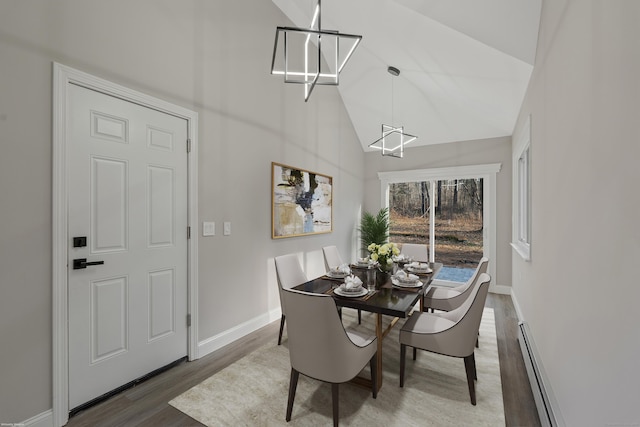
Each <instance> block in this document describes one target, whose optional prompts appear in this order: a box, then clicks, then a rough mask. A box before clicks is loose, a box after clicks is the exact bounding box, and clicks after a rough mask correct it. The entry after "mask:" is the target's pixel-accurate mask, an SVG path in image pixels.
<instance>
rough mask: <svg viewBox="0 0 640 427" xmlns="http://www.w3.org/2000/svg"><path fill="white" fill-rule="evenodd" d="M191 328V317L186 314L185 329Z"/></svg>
mask: <svg viewBox="0 0 640 427" xmlns="http://www.w3.org/2000/svg"><path fill="white" fill-rule="evenodd" d="M189 326H191V315H190V314H187V327H189Z"/></svg>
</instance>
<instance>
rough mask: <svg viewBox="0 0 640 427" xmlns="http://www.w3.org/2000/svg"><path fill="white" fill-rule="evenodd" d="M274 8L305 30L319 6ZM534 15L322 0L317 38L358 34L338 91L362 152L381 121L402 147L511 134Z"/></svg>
mask: <svg viewBox="0 0 640 427" xmlns="http://www.w3.org/2000/svg"><path fill="white" fill-rule="evenodd" d="M273 2H274V3H275V4H276V5H277V6H278V7H279V8H280V9H281V10H282V11H283V12H284V14H285V15H286V16H287V17H288V18H289V19H290V20H291V21H292V22H293V25H294V26H296V27H305V28H308V27H309V23H310V22H311V18H312V16H311V15H312V12H313V8H314V6H315V3H316V0H273ZM540 8H541V0H395V1H394V0H322V29H323V30H337V31H340V32H341V33H351V34H359V35H362V36H363V37H362V42H361V43H360V45H359V46H358V48H357V49H356V51H355V53H354V55H353V56H352V57H351V59H350V60H349V62H348V63H347V65H346V66H345V68H344V70H343V71H342V73H341V74H340V85H339V86H338V90H339V91H340V94H341V96H342V99H343V101H344V104H345V106H346V109H347V111H348V113H349V115H350V117H351V120H352V122H353V125H354V127H355V130H356V132H357V134H358V137H359V138H360V142H361V143H362V147H363V149H364V150H365V151H371V150H372V149H371V148H370V147H369V144H370V143H372V142H373V141H375V140H377V139H378V138H380V133H381V125H382V123H385V124H393V125H396V126H399V125H402V126H404V129H405V132H408V133H410V134H413V135H417V136H418V140H417V141H415V142H413V143H411V144H410V145H409V146H407V149H410V147H412V146H420V145H429V144H441V143H447V142H455V141H465V140H474V139H484V138H492V137H499V136H507V135H511V134H512V132H513V128H514V126H515V121H516V118H517V116H518V113H519V110H520V106H521V104H522V100H523V97H524V94H525V91H526V88H527V85H528V83H529V78H530V76H531V72H532V69H533V62H534V58H535V51H536V43H537V38H538V24H539V19H540ZM280 25H283V26H285V25H290V24H289V23H287V22H283V23H282V24H280ZM389 65H391V66H394V67H396V68H399V69H400V72H401V73H400V76H398V77H392V76H391V75H390V74H389V73H388V72H387V67H388V66H389ZM392 79H393V82H392ZM392 87H393V89H392ZM315 90H316V91H318V90H323V88H322V87H318V88H316V89H315ZM392 95H393V96H392ZM300 97H301V102H304V101H303V95H302V89H301V95H300ZM311 97H313V94H312V95H311ZM392 99H393V104H392ZM392 117H393V121H394V123H391V120H392Z"/></svg>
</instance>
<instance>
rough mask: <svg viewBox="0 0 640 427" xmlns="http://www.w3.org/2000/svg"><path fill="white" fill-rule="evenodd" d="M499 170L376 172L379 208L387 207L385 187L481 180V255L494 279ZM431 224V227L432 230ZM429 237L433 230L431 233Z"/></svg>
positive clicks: (463, 168)
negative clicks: (482, 189) (416, 183)
mask: <svg viewBox="0 0 640 427" xmlns="http://www.w3.org/2000/svg"><path fill="white" fill-rule="evenodd" d="M501 168H502V164H501V163H491V164H484V165H472V166H453V167H447V168H432V169H416V170H405V171H391V172H378V178H379V179H380V202H381V204H382V206H383V207H385V206H386V207H387V208H388V207H389V184H397V183H402V182H424V181H434V180H445V179H473V178H482V179H483V181H484V192H483V193H484V200H483V202H482V206H483V220H484V227H483V236H482V240H483V253H484V256H486V257H488V258H489V259H490V260H491V262H489V274H490V275H491V277H496V263H497V248H496V244H497V243H496V239H497V236H496V228H497V226H496V222H497V219H496V216H497V214H496V199H497V191H496V185H497V183H496V174H497V173H498V172H500V169H501ZM433 226H434V224H433V221H432V222H431V227H432V228H433ZM432 234H433V230H432ZM429 254H430V256H431V257H433V256H434V251H433V248H431V250H430V251H429ZM489 289H490V290H491V291H492V292H495V291H496V290H497V289H498V288H497V285H496V284H495V283H491V285H490V286H489Z"/></svg>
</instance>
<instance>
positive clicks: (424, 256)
mask: <svg viewBox="0 0 640 427" xmlns="http://www.w3.org/2000/svg"><path fill="white" fill-rule="evenodd" d="M400 253H401V254H404V255H405V256H407V257H411V258H412V259H413V260H414V261H420V262H429V249H428V247H427V245H422V244H417V243H403V244H402V248H401V249H400Z"/></svg>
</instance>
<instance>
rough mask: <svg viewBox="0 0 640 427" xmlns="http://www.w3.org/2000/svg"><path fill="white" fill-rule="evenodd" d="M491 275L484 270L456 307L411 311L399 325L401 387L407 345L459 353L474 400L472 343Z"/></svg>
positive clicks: (441, 351) (478, 327) (434, 351)
mask: <svg viewBox="0 0 640 427" xmlns="http://www.w3.org/2000/svg"><path fill="white" fill-rule="evenodd" d="M490 281H491V277H490V276H489V275H488V274H487V273H483V274H481V275H480V276H479V277H478V281H477V285H476V286H474V287H473V288H472V291H471V294H470V295H469V298H467V300H466V301H465V302H464V303H463V304H462V305H461V306H460V307H458V308H456V309H455V310H452V311H449V312H447V313H440V314H437V315H436V314H433V313H425V312H416V313H414V314H413V315H412V316H411V317H410V318H409V319H408V320H407V321H406V322H405V324H404V325H403V326H402V329H400V387H404V370H405V358H406V352H407V346H410V347H413V348H414V352H413V358H414V360H415V358H416V352H415V349H420V350H426V351H430V352H433V353H439V354H443V355H445V356H452V357H461V358H463V359H464V366H465V370H466V373H467V384H468V387H469V396H470V398H471V404H472V405H475V404H476V391H475V380H477V372H476V361H475V343H476V340H477V337H478V331H479V329H480V321H481V320H482V311H483V310H484V304H485V301H486V299H487V292H488V291H489V282H490Z"/></svg>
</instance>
